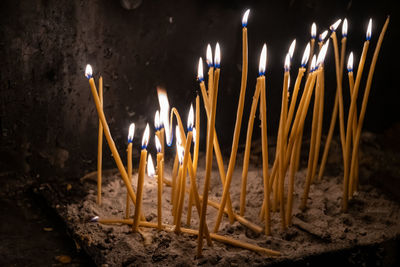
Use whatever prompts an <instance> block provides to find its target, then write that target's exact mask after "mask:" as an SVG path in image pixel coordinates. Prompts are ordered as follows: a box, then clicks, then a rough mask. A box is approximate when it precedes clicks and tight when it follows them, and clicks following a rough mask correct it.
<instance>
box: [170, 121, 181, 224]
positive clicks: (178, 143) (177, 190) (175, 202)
mask: <svg viewBox="0 0 400 267" xmlns="http://www.w3.org/2000/svg"><path fill="white" fill-rule="evenodd" d="M175 136H176V157H177V158H178V162H179V165H178V177H177V178H176V179H175V182H173V186H174V187H175V192H174V195H173V196H172V197H173V198H172V215H173V216H174V224H176V211H177V209H178V203H179V197H180V195H181V193H180V192H181V191H180V190H181V182H180V181H181V176H180V173H179V172H180V169H181V168H182V164H183V149H184V148H183V147H182V136H181V131H180V130H179V126H178V125H176V126H175Z"/></svg>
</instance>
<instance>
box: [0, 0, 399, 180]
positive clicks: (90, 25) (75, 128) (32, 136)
mask: <svg viewBox="0 0 400 267" xmlns="http://www.w3.org/2000/svg"><path fill="white" fill-rule="evenodd" d="M123 2H125V6H126V3H128V5H129V3H132V2H131V1H128V0H126V1H121V2H120V1H117V0H114V1H110V0H108V1H107V0H89V1H66V0H60V1H50V0H42V1H39V0H35V1H2V2H1V4H0V23H1V24H0V25H1V26H0V58H1V66H0V88H1V89H0V90H1V91H0V127H1V145H2V150H5V151H4V153H2V156H1V157H2V158H3V159H4V160H3V162H6V165H7V167H9V166H13V167H15V168H17V169H18V170H21V171H25V172H28V171H31V172H32V173H33V174H36V173H39V174H40V175H44V176H46V175H55V174H56V175H69V176H72V177H80V175H82V174H84V173H86V172H88V171H90V170H94V169H95V159H96V144H97V126H98V120H97V115H96V110H95V106H94V103H93V100H92V96H91V95H90V90H89V87H88V82H87V80H86V78H85V77H84V75H83V72H84V67H85V65H86V64H87V63H90V64H92V66H93V68H94V70H95V77H96V78H98V76H99V74H102V75H103V76H104V81H105V93H104V97H105V112H106V116H107V118H108V121H109V124H110V129H111V132H112V134H113V137H114V139H115V141H116V144H117V146H118V148H119V150H120V153H121V154H122V155H123V158H124V154H125V152H124V150H125V149H124V147H125V144H126V135H127V130H128V126H129V123H130V122H135V123H136V124H137V131H136V139H135V147H136V148H138V147H139V145H138V144H139V142H140V140H141V135H142V130H143V129H144V127H145V123H146V122H150V123H151V124H152V123H153V117H154V112H155V110H156V109H157V105H158V103H157V99H156V91H155V87H156V86H157V85H162V86H165V87H166V88H167V90H168V93H169V98H170V103H171V105H173V106H176V107H177V108H178V109H179V110H180V112H181V116H182V118H183V119H184V120H185V121H186V114H187V111H188V108H189V105H188V103H189V102H191V101H193V100H194V98H193V97H194V95H195V91H196V90H197V86H198V85H197V82H196V81H195V75H196V68H197V61H198V57H199V56H203V57H204V56H205V55H204V54H205V48H206V45H207V43H208V42H211V43H212V44H214V43H215V42H216V41H219V42H220V44H221V48H222V66H223V68H222V76H221V84H220V88H221V90H220V95H219V99H220V101H219V106H218V112H219V113H218V118H217V128H218V131H219V132H221V134H220V136H221V144H222V145H223V147H225V148H228V149H229V147H230V142H231V139H232V131H233V130H232V129H233V125H234V120H235V116H234V115H232V114H236V103H237V99H238V95H239V88H240V75H241V72H240V69H241V34H240V29H241V25H240V21H241V16H242V13H243V11H244V10H245V8H251V9H252V13H251V15H250V19H249V76H248V77H249V79H248V91H247V96H246V103H247V106H246V108H245V115H244V122H246V120H247V117H248V111H249V109H250V103H251V95H252V94H253V90H254V85H255V76H256V73H257V67H258V56H259V52H260V49H261V46H262V44H263V43H264V42H267V45H268V64H267V76H268V78H267V79H268V85H267V89H268V95H267V97H268V117H269V123H270V125H269V131H270V134H271V135H275V133H276V129H277V121H278V118H279V110H280V100H279V99H280V95H281V93H280V90H281V80H282V76H283V75H282V68H283V59H284V54H285V51H286V50H287V48H288V46H289V44H290V42H291V40H292V39H293V38H297V41H298V42H297V44H298V46H297V51H296V59H295V62H294V63H293V66H298V64H299V61H300V59H301V55H302V53H303V49H304V47H305V43H306V41H308V38H309V37H308V36H309V28H310V25H311V23H312V22H313V21H314V20H315V21H316V22H317V23H318V25H319V26H320V27H319V31H320V30H322V28H327V27H329V25H330V24H331V23H332V22H334V21H335V20H336V19H337V18H338V17H341V16H344V15H346V16H347V18H348V19H349V23H350V29H349V36H351V37H350V38H349V47H351V48H352V49H354V51H355V52H356V58H358V57H357V55H358V56H359V54H360V53H361V45H362V41H363V36H364V34H365V28H366V21H367V20H368V18H369V17H370V16H372V17H373V18H374V23H376V24H374V25H375V26H374V28H373V31H374V33H375V34H376V35H377V34H378V31H379V30H380V28H381V26H382V25H383V22H384V19H385V16H386V15H387V14H390V13H391V12H394V8H393V7H394V6H393V5H394V4H393V3H392V2H391V1H379V3H368V2H362V3H358V2H356V1H354V2H353V1H335V3H331V5H328V4H324V3H320V2H319V1H313V0H304V1H280V2H279V3H264V2H256V1H255V2H251V3H241V2H239V1H183V0H177V1H149V0H143V1H142V3H140V1H137V2H139V4H140V5H139V6H138V7H137V8H135V9H132V10H127V9H126V8H123V6H124V4H121V3H123ZM133 2H135V1H133ZM397 20H398V19H397V18H396V16H395V14H393V13H392V21H391V25H390V27H389V31H388V33H387V37H386V38H385V41H384V47H383V49H382V52H381V55H380V59H379V60H378V65H377V71H376V76H375V79H374V84H373V89H372V93H371V97H372V99H371V101H370V106H369V112H368V114H367V121H366V127H369V128H370V129H374V130H380V129H384V128H385V127H388V126H389V125H390V124H392V123H393V122H395V121H398V119H397V118H395V116H394V115H393V114H396V113H397V114H398V107H397V106H398V105H396V102H395V100H394V99H396V96H397V99H398V96H399V91H398V90H395V89H396V86H397V85H395V83H394V77H395V73H394V70H393V69H392V68H391V66H392V65H391V64H392V62H391V61H392V59H391V54H390V53H391V50H394V40H395V39H396V37H399V30H398V29H396V28H395V27H394V25H395V24H396V21H397ZM373 40H374V41H373V44H374V43H375V41H376V39H373ZM372 47H374V45H372ZM392 48H393V49H392ZM328 63H329V64H330V67H328V69H327V72H328V75H326V76H327V84H330V85H329V86H327V93H326V100H327V104H326V109H327V111H328V110H331V107H332V103H333V96H334V90H335V88H334V73H333V67H334V66H333V52H332V51H331V55H330V59H328ZM296 68H297V67H294V68H293V71H292V76H294V75H296V74H295V73H296V72H297V71H296ZM365 76H366V75H365ZM292 79H293V80H294V77H292ZM331 87H332V88H331ZM329 100H331V101H329ZM204 117H205V116H204V113H203V130H204V129H205V127H204V125H205V121H204ZM329 117H330V116H329V115H327V118H329ZM382 118H384V119H382ZM328 120H329V119H326V122H328ZM246 127H247V126H246V124H243V127H242V129H244V130H242V133H243V132H244V131H245V130H246ZM255 132H257V131H255ZM256 134H257V133H256ZM203 136H204V135H203ZM204 139H205V138H204ZM203 144H204V140H203ZM105 147H106V146H105ZM134 153H135V154H136V155H137V153H138V151H137V150H136V151H134ZM104 161H105V165H106V167H111V166H113V162H112V159H111V157H110V153H109V150H108V149H107V148H105V152H104Z"/></svg>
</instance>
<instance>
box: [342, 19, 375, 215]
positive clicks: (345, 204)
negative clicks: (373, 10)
mask: <svg viewBox="0 0 400 267" xmlns="http://www.w3.org/2000/svg"><path fill="white" fill-rule="evenodd" d="M371 27H372V19H370V20H369V23H368V28H367V34H366V40H365V42H364V47H363V51H362V54H361V59H360V62H359V64H358V69H357V76H356V81H355V83H354V88H353V93H352V94H351V103H350V109H349V115H348V119H347V128H346V129H347V130H346V140H345V150H344V179H343V199H342V210H343V211H344V212H347V207H348V194H349V171H350V170H349V169H350V166H349V165H350V162H349V160H350V159H349V157H350V142H351V140H350V138H351V129H352V128H351V126H352V125H353V118H354V114H355V113H354V111H355V109H356V106H357V96H358V89H359V87H360V82H361V76H362V72H363V70H364V64H365V59H366V57H367V51H368V47H369V41H370V39H371Z"/></svg>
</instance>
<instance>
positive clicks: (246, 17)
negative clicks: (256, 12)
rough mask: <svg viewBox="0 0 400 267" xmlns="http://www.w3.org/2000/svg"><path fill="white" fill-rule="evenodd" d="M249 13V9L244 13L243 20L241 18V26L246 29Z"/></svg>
mask: <svg viewBox="0 0 400 267" xmlns="http://www.w3.org/2000/svg"><path fill="white" fill-rule="evenodd" d="M249 13H250V9H247V10H246V12H244V15H243V18H242V26H243V27H247V20H248V18H249Z"/></svg>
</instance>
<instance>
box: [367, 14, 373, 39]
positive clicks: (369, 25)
mask: <svg viewBox="0 0 400 267" xmlns="http://www.w3.org/2000/svg"><path fill="white" fill-rule="evenodd" d="M371 32H372V19H369V23H368V28H367V41H369V40H371Z"/></svg>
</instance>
